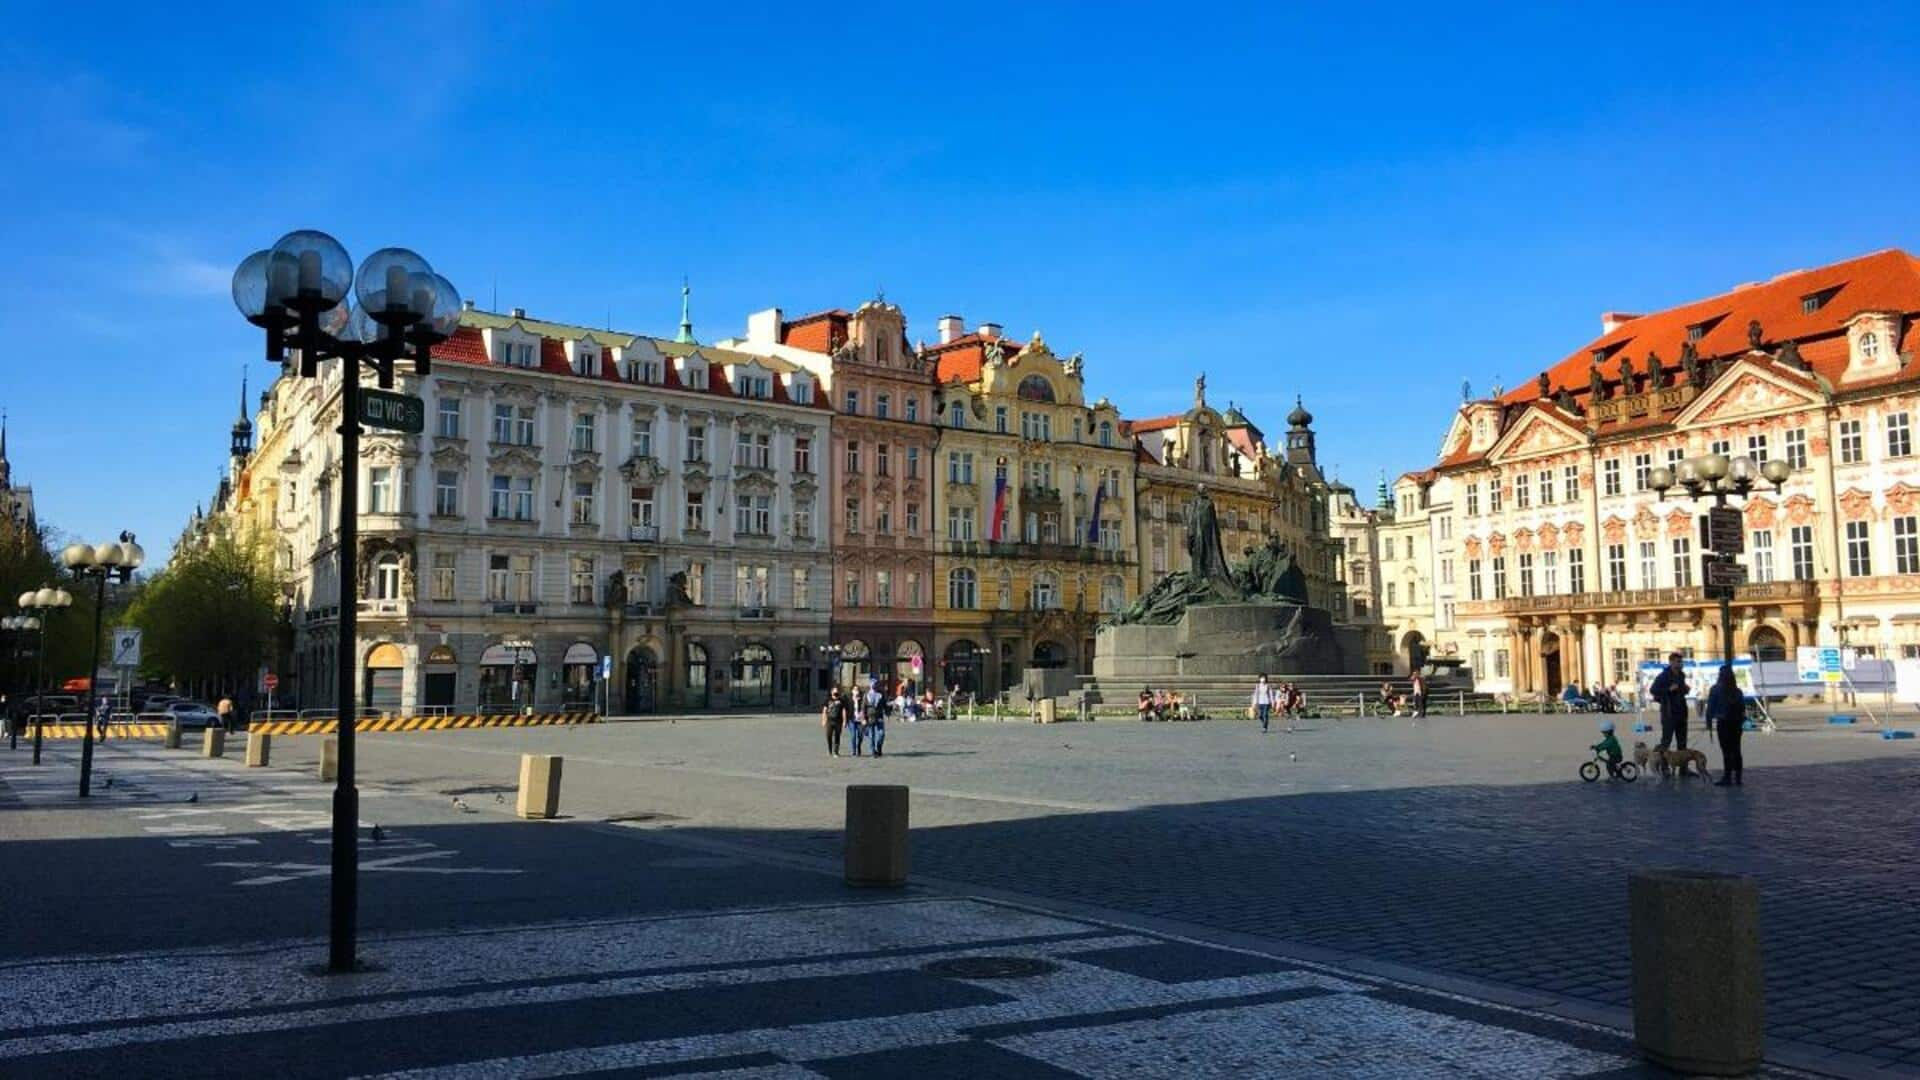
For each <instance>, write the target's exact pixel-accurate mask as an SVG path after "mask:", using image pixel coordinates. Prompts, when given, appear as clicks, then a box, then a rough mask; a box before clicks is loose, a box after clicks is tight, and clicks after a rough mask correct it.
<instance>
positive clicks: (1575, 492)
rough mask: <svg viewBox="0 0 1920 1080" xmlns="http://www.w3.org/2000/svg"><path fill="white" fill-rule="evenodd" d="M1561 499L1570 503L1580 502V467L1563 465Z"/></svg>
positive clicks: (1561, 469) (1561, 470) (1561, 471)
mask: <svg viewBox="0 0 1920 1080" xmlns="http://www.w3.org/2000/svg"><path fill="white" fill-rule="evenodd" d="M1560 497H1561V498H1563V499H1565V500H1566V501H1568V502H1579V501H1580V466H1578V465H1563V466H1561V468H1560Z"/></svg>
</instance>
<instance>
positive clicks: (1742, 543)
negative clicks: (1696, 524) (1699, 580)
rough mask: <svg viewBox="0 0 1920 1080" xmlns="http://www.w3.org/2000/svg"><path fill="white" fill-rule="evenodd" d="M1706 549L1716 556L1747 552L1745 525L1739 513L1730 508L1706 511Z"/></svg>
mask: <svg viewBox="0 0 1920 1080" xmlns="http://www.w3.org/2000/svg"><path fill="white" fill-rule="evenodd" d="M1706 523H1707V524H1706V530H1707V536H1706V547H1707V550H1708V551H1711V552H1713V553H1714V554H1716V555H1739V554H1741V553H1743V552H1745V551H1746V550H1747V533H1746V523H1745V520H1744V519H1743V518H1742V517H1741V515H1740V511H1739V510H1737V509H1735V508H1734V507H1731V506H1714V507H1710V508H1708V510H1707V516H1706Z"/></svg>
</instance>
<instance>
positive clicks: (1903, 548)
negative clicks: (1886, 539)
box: [1893, 514, 1920, 574]
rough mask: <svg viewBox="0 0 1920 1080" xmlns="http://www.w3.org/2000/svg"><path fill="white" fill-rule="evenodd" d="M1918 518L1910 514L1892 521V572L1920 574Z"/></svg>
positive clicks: (1919, 524)
mask: <svg viewBox="0 0 1920 1080" xmlns="http://www.w3.org/2000/svg"><path fill="white" fill-rule="evenodd" d="M1917 527H1920V518H1917V517H1915V516H1914V515H1912V514H1908V515H1907V516H1906V517H1897V518H1894V519H1893V570H1894V572H1895V573H1897V574H1920V528H1917Z"/></svg>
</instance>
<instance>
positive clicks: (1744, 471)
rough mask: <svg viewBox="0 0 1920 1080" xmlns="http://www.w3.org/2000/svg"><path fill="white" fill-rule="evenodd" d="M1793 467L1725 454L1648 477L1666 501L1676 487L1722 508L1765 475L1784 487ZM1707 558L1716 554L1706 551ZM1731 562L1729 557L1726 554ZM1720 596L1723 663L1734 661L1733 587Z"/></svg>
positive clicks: (1705, 456) (1660, 470)
mask: <svg viewBox="0 0 1920 1080" xmlns="http://www.w3.org/2000/svg"><path fill="white" fill-rule="evenodd" d="M1791 472H1792V470H1791V469H1789V468H1788V467H1787V463H1786V462H1784V461H1781V460H1778V459H1775V460H1772V461H1768V462H1766V463H1765V464H1762V465H1756V464H1755V463H1754V460H1753V459H1752V458H1750V457H1745V456H1742V457H1737V458H1731V459H1730V458H1728V457H1727V455H1725V454H1702V455H1700V456H1698V457H1691V458H1688V459H1686V460H1685V461H1682V462H1680V464H1679V465H1678V466H1676V467H1674V468H1671V469H1669V468H1667V467H1666V466H1664V465H1662V466H1660V467H1659V468H1657V469H1655V470H1653V475H1652V476H1651V477H1649V478H1648V480H1649V482H1650V484H1651V486H1652V487H1653V490H1654V491H1656V492H1659V494H1660V499H1661V501H1663V502H1664V501H1666V498H1667V492H1668V491H1670V490H1672V489H1673V488H1674V487H1676V486H1678V487H1680V488H1681V489H1683V490H1684V491H1685V492H1686V494H1687V497H1688V498H1691V499H1693V500H1695V501H1698V500H1700V499H1705V498H1711V499H1712V500H1713V505H1714V506H1715V507H1716V508H1719V507H1725V506H1726V505H1727V498H1728V497H1729V496H1738V497H1740V498H1745V497H1746V496H1747V495H1748V493H1750V492H1751V491H1752V490H1753V489H1754V487H1755V485H1756V484H1757V483H1758V482H1759V481H1760V480H1761V479H1762V478H1765V480H1766V482H1767V483H1770V484H1772V485H1773V490H1774V492H1775V493H1776V494H1777V493H1778V492H1780V491H1781V489H1783V488H1784V487H1785V486H1786V483H1787V477H1788V475H1789V474H1791ZM1707 554H1708V556H1709V557H1713V556H1715V555H1716V554H1717V553H1714V552H1708V553H1707ZM1728 561H1731V556H1730V555H1729V556H1728ZM1717 591H1718V592H1719V599H1720V655H1721V658H1722V661H1721V662H1722V663H1724V664H1728V665H1731V664H1732V663H1733V589H1732V588H1731V587H1726V588H1721V589H1718V590H1717Z"/></svg>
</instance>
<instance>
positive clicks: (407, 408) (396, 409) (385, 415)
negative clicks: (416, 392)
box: [360, 388, 427, 435]
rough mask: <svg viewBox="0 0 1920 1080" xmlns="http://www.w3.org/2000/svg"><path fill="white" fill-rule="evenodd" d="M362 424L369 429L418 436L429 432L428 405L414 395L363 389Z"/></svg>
mask: <svg viewBox="0 0 1920 1080" xmlns="http://www.w3.org/2000/svg"><path fill="white" fill-rule="evenodd" d="M360 422H361V423H363V424H365V425H367V426H368V427H377V428H384V429H386V430H387V431H401V432H405V433H407V434H408V435H418V434H420V433H421V432H423V431H425V430H427V403H426V402H424V401H422V400H420V399H419V398H417V397H415V396H413V395H412V394H396V393H394V392H393V391H391V390H375V389H372V388H367V389H363V390H361V391H360Z"/></svg>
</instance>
